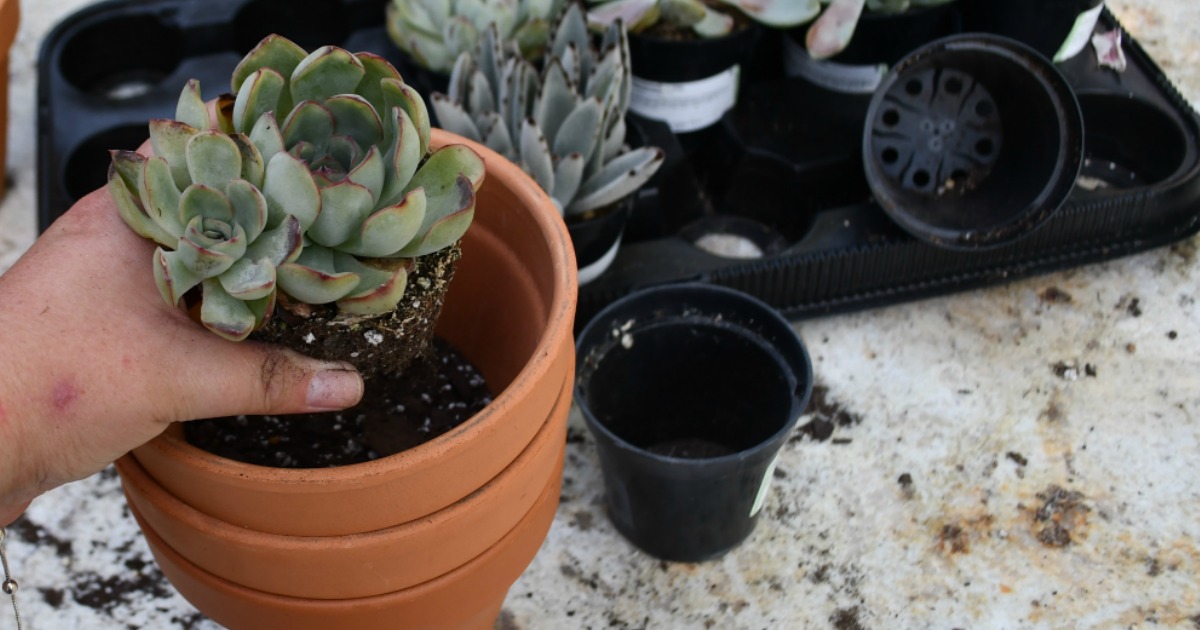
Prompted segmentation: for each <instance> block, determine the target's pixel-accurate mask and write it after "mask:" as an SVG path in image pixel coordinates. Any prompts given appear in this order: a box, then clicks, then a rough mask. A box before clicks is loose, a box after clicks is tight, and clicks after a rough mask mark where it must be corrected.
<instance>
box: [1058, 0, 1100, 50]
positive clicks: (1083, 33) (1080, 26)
mask: <svg viewBox="0 0 1200 630" xmlns="http://www.w3.org/2000/svg"><path fill="white" fill-rule="evenodd" d="M1102 11H1104V3H1103V2H1101V3H1100V4H1098V5H1096V7H1095V8H1094V9H1088V10H1087V11H1084V12H1083V13H1080V14H1079V17H1077V18H1075V26H1073V27H1071V32H1070V33H1068V34H1067V39H1066V41H1064V42H1063V45H1062V46H1060V47H1059V49H1058V52H1057V53H1055V54H1054V63H1059V62H1062V61H1066V60H1068V59H1070V58H1071V57H1074V56H1075V55H1078V54H1079V52H1080V51H1081V50H1083V49H1084V48H1085V47H1086V46H1087V45H1088V42H1090V41H1091V40H1092V31H1094V30H1096V22H1099V21H1100V13H1101V12H1102Z"/></svg>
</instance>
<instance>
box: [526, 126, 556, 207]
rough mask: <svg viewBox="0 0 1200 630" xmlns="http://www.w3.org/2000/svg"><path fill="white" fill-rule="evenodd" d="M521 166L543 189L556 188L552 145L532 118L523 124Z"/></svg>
mask: <svg viewBox="0 0 1200 630" xmlns="http://www.w3.org/2000/svg"><path fill="white" fill-rule="evenodd" d="M521 166H522V167H524V169H525V171H526V172H528V173H529V176H530V177H532V178H533V181H535V182H537V184H538V186H540V187H541V188H542V190H553V189H554V162H553V159H552V158H551V156H550V146H549V145H548V144H547V143H546V137H545V136H544V135H542V130H541V129H538V126H537V123H536V122H534V120H533V119H532V118H528V119H526V120H525V122H524V123H522V124H521Z"/></svg>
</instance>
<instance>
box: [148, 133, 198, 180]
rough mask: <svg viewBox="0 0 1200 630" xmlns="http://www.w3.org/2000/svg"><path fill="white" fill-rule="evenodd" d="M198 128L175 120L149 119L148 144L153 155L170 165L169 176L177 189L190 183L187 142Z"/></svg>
mask: <svg viewBox="0 0 1200 630" xmlns="http://www.w3.org/2000/svg"><path fill="white" fill-rule="evenodd" d="M198 131H199V130H198V129H196V128H195V127H193V126H191V125H188V124H185V123H181V122H179V121H175V120H166V119H161V118H159V119H154V120H151V121H150V146H151V147H152V148H153V149H154V155H156V156H158V157H161V158H163V159H164V160H166V161H167V164H169V165H170V166H171V177H172V178H174V180H175V186H176V187H177V188H179V189H181V190H182V189H184V188H187V185H188V184H190V183H192V180H191V178H190V177H189V175H188V168H187V158H186V152H187V143H188V140H190V139H191V138H192V136H194V135H196V133H197V132H198Z"/></svg>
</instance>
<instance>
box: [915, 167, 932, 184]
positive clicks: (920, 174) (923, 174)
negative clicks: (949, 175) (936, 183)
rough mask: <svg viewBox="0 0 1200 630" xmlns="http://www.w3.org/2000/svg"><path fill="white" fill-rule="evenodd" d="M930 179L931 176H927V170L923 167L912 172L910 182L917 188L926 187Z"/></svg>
mask: <svg viewBox="0 0 1200 630" xmlns="http://www.w3.org/2000/svg"><path fill="white" fill-rule="evenodd" d="M931 181H933V178H932V177H930V176H929V171H927V170H925V169H920V170H917V171H915V172H914V173H913V176H912V183H913V185H914V186H916V187H917V188H919V189H925V188H928V187H929V182H931Z"/></svg>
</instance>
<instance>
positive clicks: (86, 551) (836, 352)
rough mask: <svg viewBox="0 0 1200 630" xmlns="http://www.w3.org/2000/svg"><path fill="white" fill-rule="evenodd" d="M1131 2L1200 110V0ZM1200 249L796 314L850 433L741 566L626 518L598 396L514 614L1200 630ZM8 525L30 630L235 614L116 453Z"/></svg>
mask: <svg viewBox="0 0 1200 630" xmlns="http://www.w3.org/2000/svg"><path fill="white" fill-rule="evenodd" d="M82 4H87V2H85V1H82V0H55V1H48V0H36V1H33V0H30V1H27V2H24V3H23V9H24V10H25V20H24V23H23V24H22V31H21V34H20V37H19V41H18V45H17V47H16V48H15V49H14V51H13V64H12V77H13V90H12V92H13V104H12V115H13V121H12V122H11V125H12V127H11V132H10V138H11V140H10V143H11V146H10V159H11V160H12V163H13V165H12V167H11V172H12V174H13V177H14V178H15V184H16V185H15V186H14V188H13V190H12V191H11V192H10V193H9V195H8V197H7V198H6V199H5V200H4V201H3V205H2V206H0V269H3V268H5V267H7V266H8V264H10V263H11V261H12V260H14V259H15V257H16V256H17V255H18V254H19V252H20V251H21V250H22V249H24V247H26V246H27V245H28V243H29V242H30V241H31V240H32V238H33V232H34V227H33V226H34V218H33V216H34V196H33V192H32V189H33V177H34V176H33V170H32V166H31V165H32V163H33V158H34V150H35V149H34V144H33V139H32V138H33V123H34V119H33V111H34V107H33V85H34V64H35V61H36V59H35V56H36V51H37V46H38V44H39V42H40V39H41V37H42V36H43V34H44V33H45V32H46V30H47V29H48V28H49V27H50V26H51V25H52V23H53V21H55V20H57V19H59V18H60V17H61V16H63V15H65V14H66V13H67V12H69V11H70V10H72V9H73V8H75V7H77V6H79V5H82ZM1109 5H1110V6H1111V7H1112V8H1113V10H1114V11H1115V12H1116V13H1117V14H1118V15H1119V17H1120V18H1121V19H1122V21H1123V22H1124V24H1125V25H1126V27H1127V28H1128V29H1129V30H1130V31H1131V32H1132V33H1133V34H1134V35H1135V36H1136V37H1137V38H1138V39H1139V40H1140V41H1141V42H1142V43H1143V45H1145V46H1146V48H1147V49H1148V50H1149V51H1150V53H1151V55H1152V56H1153V57H1154V58H1155V59H1156V60H1158V62H1159V63H1160V65H1161V66H1162V67H1163V69H1164V70H1165V71H1166V72H1167V74H1168V75H1169V76H1170V77H1171V78H1172V79H1173V80H1174V81H1175V82H1176V84H1177V85H1178V86H1179V87H1180V89H1181V91H1182V92H1183V93H1184V95H1185V96H1186V97H1187V98H1189V99H1190V101H1191V102H1192V103H1194V104H1196V103H1200V44H1198V43H1197V42H1200V3H1194V2H1192V1H1191V0H1171V1H1161V0H1160V1H1159V2H1150V1H1149V0H1140V1H1138V2H1133V1H1130V0H1123V1H1113V0H1110V2H1109ZM1198 245H1200V239H1197V238H1193V239H1190V240H1187V241H1184V242H1181V243H1178V244H1176V245H1174V246H1171V247H1167V248H1161V249H1158V250H1154V251H1151V252H1148V253H1145V254H1142V255H1138V256H1134V257H1130V258H1125V259H1121V260H1117V261H1112V262H1108V263H1104V264H1099V265H1092V266H1088V267H1083V268H1078V269H1072V270H1068V271H1063V272H1060V273H1054V274H1050V275H1046V276H1042V277H1039V278H1036V279H1031V280H1025V281H1021V282H1016V283H1013V284H1009V285H1005V286H1001V287H997V288H992V289H988V290H983V291H973V292H968V293H963V294H960V295H956V296H952V297H946V298H939V299H933V300H927V301H923V302H919V303H914V304H906V305H900V306H895V307H891V308H885V309H878V310H874V311H870V312H865V313H859V314H854V315H845V316H839V317H830V318H825V319H819V320H813V321H806V322H802V323H799V324H797V326H796V328H797V330H798V331H799V332H800V334H801V335H802V336H803V337H804V339H805V340H806V341H807V342H808V344H809V345H810V348H811V351H812V355H813V360H814V365H815V370H816V374H817V377H818V381H819V383H818V385H819V387H820V395H819V397H818V398H819V400H820V401H821V404H820V405H817V406H816V407H815V408H814V409H811V410H810V412H809V414H808V415H807V416H806V417H805V418H804V419H803V420H802V423H815V424H812V425H810V428H813V429H815V428H816V427H817V426H818V425H820V426H821V427H822V428H824V429H826V430H827V431H830V430H831V435H827V436H826V437H828V438H830V439H824V440H819V439H814V438H813V434H823V432H821V431H815V430H813V431H808V432H803V431H802V432H798V433H797V434H796V436H795V437H794V438H793V439H792V440H791V441H790V442H789V443H788V444H787V446H786V447H785V449H784V451H783V454H782V457H781V459H780V462H779V467H778V469H777V471H776V473H775V478H774V480H773V484H772V486H771V491H770V493H769V496H768V498H767V502H766V507H765V509H764V513H763V517H762V519H761V520H760V523H759V526H758V528H757V530H756V531H755V533H754V534H753V535H752V536H751V538H750V539H749V540H748V541H747V542H746V543H745V544H743V545H742V546H741V547H739V548H738V549H736V550H735V551H734V552H732V553H730V554H729V555H727V556H726V557H724V558H723V559H721V560H719V561H715V562H711V563H704V564H695V565H693V564H668V563H663V562H660V561H658V560H655V559H653V558H651V557H649V556H646V555H644V554H643V553H641V552H639V551H637V550H636V549H634V548H632V547H631V546H630V545H629V544H627V543H626V542H625V541H624V540H623V539H622V538H621V537H620V536H619V535H618V534H617V533H616V532H615V531H614V529H613V527H612V526H611V524H610V523H609V521H608V520H607V518H606V516H605V515H604V510H603V507H602V497H603V488H602V486H601V483H600V476H599V471H598V469H597V460H596V454H595V447H594V445H593V443H592V441H591V439H590V437H589V436H588V435H587V432H586V430H585V429H584V428H583V425H582V422H581V421H580V419H579V417H578V416H577V414H576V415H574V416H573V417H572V419H571V422H572V428H571V432H570V438H569V444H568V460H567V466H566V472H565V486H564V491H563V501H562V505H561V507H560V508H559V512H558V516H557V518H556V520H555V524H554V527H553V528H552V530H551V532H550V535H549V538H548V539H547V541H546V543H545V545H544V546H543V548H542V550H541V552H540V554H539V555H538V556H537V558H536V559H535V560H534V562H533V564H532V565H531V566H530V567H529V569H528V571H527V572H526V573H525V575H524V576H522V578H521V579H520V580H519V581H518V582H517V583H516V585H515V586H514V587H513V589H512V591H511V592H510V594H509V598H508V601H507V602H506V605H505V610H504V613H503V615H502V617H501V619H500V621H499V623H498V627H502V628H505V629H541V628H610V627H611V628H706V627H712V628H746V629H751V628H805V627H815V628H822V627H826V628H827V627H833V628H837V629H839V630H852V629H859V628H945V629H949V628H1029V627H1039V628H1118V627H1119V628H1159V627H1161V628H1179V629H1184V630H1195V629H1197V628H1200V547H1198V545H1200V542H1198V541H1200V482H1198V481H1197V480H1198V479H1200V378H1198V377H1197V375H1198V374H1200V359H1198V358H1197V357H1198V356H1200V355H1198V353H1197V350H1198V349H1200V308H1198V307H1197V305H1196V299H1197V297H1198V292H1200V289H1198V288H1197V287H1200V264H1198V263H1197V260H1196V258H1197V247H1198ZM10 532H11V534H12V540H11V541H10V544H9V552H10V557H11V560H12V563H13V569H14V572H15V573H16V576H17V577H18V578H19V579H20V580H21V582H22V585H23V588H22V591H21V595H22V603H23V606H24V611H25V614H26V617H27V622H28V624H27V627H28V628H30V629H31V630H40V629H47V628H89V629H99V630H105V629H116V628H189V629H196V630H208V629H209V628H213V627H215V624H213V623H212V622H210V621H208V620H206V619H204V618H203V617H202V616H201V615H199V614H198V613H196V612H195V611H194V610H193V609H192V608H191V607H190V606H189V605H188V604H187V603H186V602H185V601H184V600H183V599H182V598H181V597H179V596H178V595H177V594H176V593H175V591H174V590H173V589H172V588H171V586H170V585H169V584H168V583H167V582H165V581H164V580H163V579H162V578H161V575H160V574H159V573H158V571H157V569H156V568H155V567H154V564H153V562H152V560H151V558H150V555H149V552H148V551H147V549H146V547H145V544H144V543H143V541H142V539H141V537H140V535H139V534H138V532H137V529H136V527H135V526H134V524H133V522H132V520H131V518H130V517H129V513H128V511H127V509H126V508H125V504H124V500H123V499H122V498H121V495H120V490H119V483H118V481H117V480H116V478H115V475H113V474H111V471H106V472H105V473H102V474H100V475H97V476H95V477H93V478H91V479H88V480H85V481H82V482H79V483H76V484H72V485H70V486H67V487H64V488H61V489H59V490H56V491H54V492H52V493H50V494H48V495H46V496H44V497H42V498H40V499H39V500H37V501H36V502H35V503H34V505H33V507H32V508H31V509H30V510H29V512H28V514H27V515H26V516H25V517H24V518H23V519H22V520H21V521H19V522H18V523H17V524H16V525H15V526H14V527H13V528H11V529H10ZM318 577H319V576H314V579H316V578H318ZM3 613H4V610H3V609H0V629H3V630H7V629H9V628H12V627H13V623H12V619H11V618H9V617H8V616H6V615H5V614H3Z"/></svg>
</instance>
